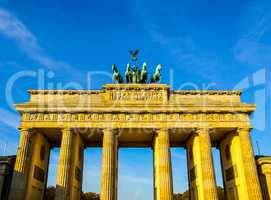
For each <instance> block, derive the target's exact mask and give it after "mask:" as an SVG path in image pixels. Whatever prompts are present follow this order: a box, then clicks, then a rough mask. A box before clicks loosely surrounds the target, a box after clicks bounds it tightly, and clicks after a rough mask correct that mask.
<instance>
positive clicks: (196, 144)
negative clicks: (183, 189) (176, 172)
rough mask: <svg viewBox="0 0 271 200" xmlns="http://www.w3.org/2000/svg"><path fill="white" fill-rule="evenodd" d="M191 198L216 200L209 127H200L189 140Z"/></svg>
mask: <svg viewBox="0 0 271 200" xmlns="http://www.w3.org/2000/svg"><path fill="white" fill-rule="evenodd" d="M187 149H188V159H187V160H188V169H189V186H190V195H191V199H192V200H193V199H200V200H216V199H218V195H217V191H216V180H215V173H214V167H213V159H212V146H211V141H210V136H209V131H208V128H198V129H196V133H195V134H194V135H192V136H191V137H190V138H189V140H188V142H187Z"/></svg>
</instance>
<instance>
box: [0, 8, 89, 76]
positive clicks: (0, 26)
mask: <svg viewBox="0 0 271 200" xmlns="http://www.w3.org/2000/svg"><path fill="white" fill-rule="evenodd" d="M1 33H2V34H3V35H5V36H6V37H8V38H10V39H11V40H13V41H14V42H15V43H16V44H17V45H18V47H19V48H20V49H21V50H22V51H23V52H24V53H25V54H26V55H27V56H28V57H29V58H30V59H32V60H33V61H35V62H37V63H39V64H41V65H42V66H45V67H46V68H48V69H51V70H61V71H64V72H66V73H69V74H72V75H73V77H74V76H77V77H78V80H81V79H82V77H84V74H83V73H82V72H80V71H79V70H77V69H76V68H74V67H72V66H71V65H69V64H67V63H65V62H63V61H59V60H55V59H53V58H51V57H50V56H48V55H47V54H46V53H45V52H44V49H43V48H42V47H41V46H40V44H39V42H38V39H37V37H36V36H35V35H34V34H33V33H32V32H31V31H30V30H29V29H28V28H27V26H26V25H25V24H24V23H23V22H22V21H20V19H18V18H17V17H16V16H15V15H14V14H12V13H10V12H8V11H7V10H3V9H0V34H1Z"/></svg>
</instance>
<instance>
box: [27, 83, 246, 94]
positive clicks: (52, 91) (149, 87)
mask: <svg viewBox="0 0 271 200" xmlns="http://www.w3.org/2000/svg"><path fill="white" fill-rule="evenodd" d="M104 88H105V89H135V84H131V85H130V84H129V85H123V86H121V87H118V84H108V85H105V86H104ZM136 89H138V90H140V89H169V86H167V85H165V84H163V85H162V84H159V85H157V84H152V85H150V86H149V85H146V86H142V85H138V86H137V88H136ZM103 92H104V90H28V93H29V94H30V95H37V94H40V95H46V94H55V95H57V94H58V95H62V94H69V95H72V94H101V93H103ZM171 93H172V94H181V95H238V96H240V95H241V94H242V91H241V90H172V91H171Z"/></svg>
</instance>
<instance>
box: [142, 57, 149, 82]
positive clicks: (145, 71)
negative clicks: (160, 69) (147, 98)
mask: <svg viewBox="0 0 271 200" xmlns="http://www.w3.org/2000/svg"><path fill="white" fill-rule="evenodd" d="M147 76H148V74H147V63H146V62H144V63H143V65H142V69H141V73H140V83H147V80H148V77H147Z"/></svg>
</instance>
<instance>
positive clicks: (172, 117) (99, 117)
mask: <svg viewBox="0 0 271 200" xmlns="http://www.w3.org/2000/svg"><path fill="white" fill-rule="evenodd" d="M22 121H63V122H66V121H78V122H80V121H82V122H84V121H127V122H129V121H244V122H247V121H249V117H248V115H247V114H245V113H236V114H232V113H228V114H217V113H212V114H203V113H198V114H187V113H186V114H184V113H168V114H165V113H157V114H150V113H139V114H138V113H114V114H112V113H47V114H44V113H24V114H23V116H22Z"/></svg>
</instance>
